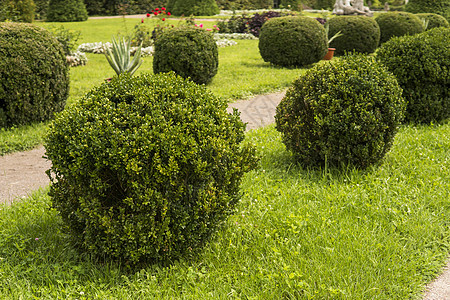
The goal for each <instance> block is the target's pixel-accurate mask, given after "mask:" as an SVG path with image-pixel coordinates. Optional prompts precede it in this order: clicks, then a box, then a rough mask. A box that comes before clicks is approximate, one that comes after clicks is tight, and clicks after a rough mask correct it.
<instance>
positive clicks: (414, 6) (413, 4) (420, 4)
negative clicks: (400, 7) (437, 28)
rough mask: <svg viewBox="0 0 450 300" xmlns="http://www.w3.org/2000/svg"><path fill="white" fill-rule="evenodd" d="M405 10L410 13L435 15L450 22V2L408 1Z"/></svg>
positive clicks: (431, 0) (446, 0) (433, 0)
mask: <svg viewBox="0 0 450 300" xmlns="http://www.w3.org/2000/svg"><path fill="white" fill-rule="evenodd" d="M405 9H406V11H408V12H412V13H435V14H438V15H441V16H443V17H444V18H446V19H447V20H450V0H409V2H408V4H406V7H405Z"/></svg>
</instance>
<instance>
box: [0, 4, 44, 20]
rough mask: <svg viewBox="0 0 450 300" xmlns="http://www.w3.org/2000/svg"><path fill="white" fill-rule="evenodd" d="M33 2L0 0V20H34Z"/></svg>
mask: <svg viewBox="0 0 450 300" xmlns="http://www.w3.org/2000/svg"><path fill="white" fill-rule="evenodd" d="M34 9H35V4H34V2H33V0H2V1H0V22H3V21H6V20H9V21H14V22H28V23H31V22H33V20H34Z"/></svg>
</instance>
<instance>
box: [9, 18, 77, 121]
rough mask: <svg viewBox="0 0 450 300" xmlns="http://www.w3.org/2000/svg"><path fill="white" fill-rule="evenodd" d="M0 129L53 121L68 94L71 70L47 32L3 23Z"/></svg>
mask: <svg viewBox="0 0 450 300" xmlns="http://www.w3.org/2000/svg"><path fill="white" fill-rule="evenodd" d="M0 57H1V59H0V128H2V127H9V126H12V125H20V124H30V123H33V122H40V121H44V120H48V119H51V118H52V117H53V115H54V114H55V112H59V111H61V110H62V109H63V108H64V105H65V103H66V99H67V97H68V94H69V67H68V65H67V63H66V57H65V55H64V51H63V49H62V47H61V44H60V43H59V42H58V41H57V40H56V38H55V37H54V36H53V35H52V34H51V33H50V32H49V31H47V30H45V29H42V28H40V27H38V26H34V25H31V24H25V23H0Z"/></svg>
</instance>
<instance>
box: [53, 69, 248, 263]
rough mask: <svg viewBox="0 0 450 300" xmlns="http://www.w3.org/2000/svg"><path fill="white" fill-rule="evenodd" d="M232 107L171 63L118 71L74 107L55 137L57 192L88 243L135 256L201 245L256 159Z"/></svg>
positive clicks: (163, 255)
mask: <svg viewBox="0 0 450 300" xmlns="http://www.w3.org/2000/svg"><path fill="white" fill-rule="evenodd" d="M226 108H227V103H226V101H224V100H221V99H219V98H217V97H216V96H214V95H213V94H212V93H211V92H210V91H208V90H207V89H206V87H204V86H199V85H196V84H195V83H193V82H191V81H188V80H185V79H183V78H181V77H179V76H176V75H175V74H173V73H170V74H157V75H149V74H144V75H141V76H136V77H130V76H129V75H127V74H123V75H120V76H119V77H114V78H113V79H112V81H111V82H110V83H105V84H103V85H102V86H100V87H98V88H95V89H93V90H92V91H91V92H89V93H88V94H87V95H86V96H85V97H84V98H83V99H81V100H80V101H79V102H78V103H77V104H75V105H73V106H71V107H69V108H67V109H66V110H64V111H63V112H62V113H61V114H60V115H59V116H58V117H57V118H56V119H55V121H54V122H53V123H52V124H51V125H50V127H49V133H48V136H47V137H46V145H45V147H46V155H47V156H48V158H49V159H50V160H51V161H52V168H51V173H49V174H50V175H51V176H52V178H51V180H52V182H53V184H52V185H51V189H50V196H51V197H52V201H53V206H54V207H55V208H56V209H57V210H58V211H59V212H60V214H61V217H62V219H63V221H64V224H65V225H66V226H67V228H66V230H68V232H69V234H70V235H71V236H72V237H73V239H74V240H75V242H77V243H78V244H79V245H80V246H81V249H84V250H85V251H88V252H90V253H93V254H96V255H98V256H101V257H104V256H105V255H106V256H107V257H112V258H117V259H120V260H122V261H125V262H129V263H131V264H134V263H139V262H159V261H160V262H168V261H171V260H174V259H177V258H180V257H182V256H185V255H189V254H191V253H196V252H198V250H199V249H200V248H201V247H202V246H203V245H204V244H205V243H206V241H207V240H208V239H209V238H210V237H211V235H212V234H213V233H214V231H216V230H217V228H218V225H220V224H221V222H222V221H224V220H225V219H226V217H227V216H228V215H229V214H230V213H231V212H232V211H233V209H234V207H235V204H236V203H237V202H238V199H239V198H240V194H239V184H240V181H241V177H242V176H243V174H244V173H245V172H247V171H249V170H250V169H252V168H253V167H254V166H255V165H256V158H255V155H254V153H255V151H254V148H253V147H252V146H249V145H241V142H242V141H243V139H244V127H245V125H244V124H243V123H242V121H241V120H240V118H239V114H238V113H237V111H235V112H234V113H233V114H228V113H227V111H226ZM53 176H54V177H53Z"/></svg>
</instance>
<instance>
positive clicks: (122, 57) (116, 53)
mask: <svg viewBox="0 0 450 300" xmlns="http://www.w3.org/2000/svg"><path fill="white" fill-rule="evenodd" d="M141 48H142V44H141V45H140V46H139V47H138V48H137V50H136V52H135V53H134V58H133V60H131V53H130V51H131V39H130V38H128V39H125V38H124V37H123V38H122V39H121V38H120V37H119V40H118V41H116V39H115V38H114V37H113V39H112V49H110V48H109V47H105V56H106V59H107V60H108V62H109V64H110V66H111V67H112V68H113V69H114V71H115V72H116V73H117V75H120V74H122V73H129V74H130V75H133V74H134V72H136V70H137V69H139V67H140V66H141V64H142V59H141Z"/></svg>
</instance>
